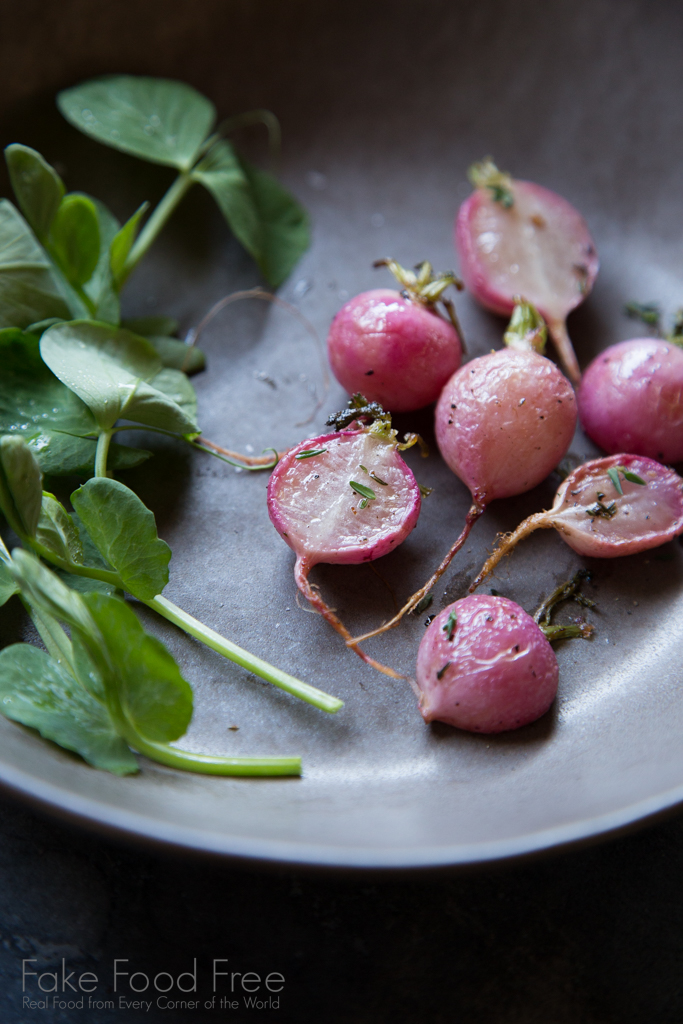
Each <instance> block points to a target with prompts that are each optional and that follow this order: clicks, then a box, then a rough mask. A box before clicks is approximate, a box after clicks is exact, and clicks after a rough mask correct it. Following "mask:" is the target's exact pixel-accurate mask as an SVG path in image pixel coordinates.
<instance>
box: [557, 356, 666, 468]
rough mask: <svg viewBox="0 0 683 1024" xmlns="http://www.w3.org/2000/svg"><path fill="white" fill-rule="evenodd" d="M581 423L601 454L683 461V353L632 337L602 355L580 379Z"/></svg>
mask: <svg viewBox="0 0 683 1024" xmlns="http://www.w3.org/2000/svg"><path fill="white" fill-rule="evenodd" d="M577 399H578V403H579V415H580V417H581V425H582V427H583V429H584V430H585V431H586V433H587V434H588V436H589V437H590V438H592V440H593V441H595V443H596V444H598V445H600V447H601V448H604V449H605V451H607V452H610V453H613V452H620V451H628V452H633V453H634V454H636V455H647V456H649V457H650V458H653V459H657V460H658V461H660V462H680V461H681V460H682V459H683V350H681V349H680V348H679V347H678V346H677V345H675V344H673V343H672V342H670V341H661V340H659V339H657V338H634V339H633V340H632V341H622V342H620V343H619V344H618V345H612V346H611V347H610V348H608V349H606V350H605V351H604V352H602V353H601V354H600V355H599V356H598V357H597V358H596V359H594V360H593V362H592V363H591V364H590V366H589V367H588V369H587V370H586V372H585V373H584V375H583V380H582V382H581V387H580V388H579V391H578V394H577Z"/></svg>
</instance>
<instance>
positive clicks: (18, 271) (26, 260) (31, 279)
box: [0, 199, 73, 328]
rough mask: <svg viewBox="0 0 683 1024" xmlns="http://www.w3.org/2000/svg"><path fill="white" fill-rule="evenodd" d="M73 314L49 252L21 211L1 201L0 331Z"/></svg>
mask: <svg viewBox="0 0 683 1024" xmlns="http://www.w3.org/2000/svg"><path fill="white" fill-rule="evenodd" d="M72 315H73V314H72V313H71V311H70V309H69V306H68V305H67V302H66V299H65V296H64V294H63V289H62V288H61V287H60V282H59V279H58V277H57V274H56V271H55V270H54V268H53V266H52V263H51V262H50V260H49V258H48V256H47V253H46V252H45V251H44V249H43V248H42V247H41V246H40V245H39V244H38V240H37V239H36V237H35V235H34V234H33V232H32V231H31V229H30V228H29V226H28V224H27V223H26V221H25V220H24V218H23V217H22V216H21V214H20V213H19V211H18V210H17V209H15V207H14V206H13V205H12V203H10V201H9V200H8V199H0V328H2V327H26V326H27V325H28V324H31V323H35V322H36V321H38V320H45V319H47V318H48V317H53V316H56V317H63V318H65V319H68V318H69V317H70V316H72Z"/></svg>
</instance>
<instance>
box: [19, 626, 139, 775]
mask: <svg viewBox="0 0 683 1024" xmlns="http://www.w3.org/2000/svg"><path fill="white" fill-rule="evenodd" d="M0 711H1V712H2V714H3V715H4V716H5V717H6V718H11V719H13V720H14V721H15V722H21V724H22V725H27V726H30V727H31V728H32V729H37V730H38V732H39V733H40V734H41V736H44V737H45V738H46V739H48V740H52V741H53V742H54V743H58V744H59V746H60V747H65V748H66V749H67V750H73V751H75V752H76V753H77V754H80V755H81V757H82V758H83V759H84V760H85V761H87V762H88V764H91V765H93V766H94V767H95V768H103V769H105V770H106V771H109V772H113V774H114V775H130V774H132V773H134V772H137V770H138V765H137V761H136V759H135V756H134V755H133V753H132V752H131V751H130V750H129V748H128V745H127V744H126V743H125V741H124V740H123V739H121V737H120V736H119V735H118V734H117V732H116V730H115V729H114V726H113V723H112V721H111V718H110V716H109V712H108V711H107V709H106V707H105V706H104V705H103V704H102V703H100V701H98V700H96V699H95V698H94V697H93V696H92V695H91V694H90V693H88V692H87V691H86V690H85V689H83V687H82V686H81V685H80V684H79V683H78V682H77V681H76V680H75V679H74V678H73V676H72V675H71V674H70V673H69V672H67V671H66V669H65V668H64V667H63V666H62V665H60V664H58V663H57V662H56V661H54V660H53V659H52V658H50V657H49V655H47V654H45V652H44V651H41V650H39V649H38V648H37V647H31V646H30V645H29V644H13V645H12V646H11V647H6V648H5V650H4V651H2V652H0Z"/></svg>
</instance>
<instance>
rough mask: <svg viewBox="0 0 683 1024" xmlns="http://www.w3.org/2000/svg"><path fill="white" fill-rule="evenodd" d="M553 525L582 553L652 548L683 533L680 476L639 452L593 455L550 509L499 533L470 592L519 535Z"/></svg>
mask: <svg viewBox="0 0 683 1024" xmlns="http://www.w3.org/2000/svg"><path fill="white" fill-rule="evenodd" d="M550 526H552V527H554V528H555V529H556V530H557V531H558V532H559V534H560V536H561V537H562V539H563V540H564V541H566V543H567V544H568V545H569V546H570V548H573V549H574V551H576V552H578V554H580V555H585V556H587V557H590V558H618V557H619V556H621V555H633V554H637V553H638V552H639V551H646V550H647V549H648V548H656V547H659V546H660V545H661V544H666V542H667V541H670V540H673V538H674V537H677V536H678V535H679V534H680V533H682V532H683V480H682V479H681V477H680V476H679V475H678V473H675V472H674V471H673V469H669V468H668V467H667V466H662V465H660V464H659V463H658V462H655V461H654V460H653V459H647V458H645V457H644V456H641V455H625V454H622V455H612V456H610V457H609V458H606V459H593V460H592V461H591V462H586V463H584V465H583V466H579V467H578V468H577V469H575V470H574V472H573V473H570V474H569V476H568V477H567V479H566V480H565V481H564V483H563V484H562V485H561V486H560V488H559V489H558V491H557V494H556V496H555V502H554V504H553V507H552V508H551V509H550V510H549V511H547V512H537V513H536V514H535V515H532V516H529V518H528V519H525V520H524V522H523V523H521V524H520V525H519V526H518V527H517V529H516V530H515V531H514V533H512V534H508V535H507V536H505V537H503V538H502V540H501V542H500V543H499V545H498V547H497V548H496V550H495V551H494V552H493V554H492V555H491V556H490V558H489V559H488V561H487V562H486V564H485V565H484V567H483V569H482V570H481V572H480V573H479V575H478V576H477V578H476V579H475V581H474V583H473V584H472V586H471V587H470V590H474V589H475V588H476V587H478V586H479V584H480V583H481V582H482V580H484V579H485V578H486V576H488V575H489V573H490V572H492V571H493V569H494V568H495V567H496V565H497V564H498V562H499V561H500V559H501V558H502V557H503V555H506V554H508V553H509V552H510V551H512V549H513V548H514V547H515V545H516V544H517V543H518V541H520V540H521V539H522V538H523V537H526V536H528V535H529V534H530V533H533V531H534V530H538V529H543V528H547V527H550Z"/></svg>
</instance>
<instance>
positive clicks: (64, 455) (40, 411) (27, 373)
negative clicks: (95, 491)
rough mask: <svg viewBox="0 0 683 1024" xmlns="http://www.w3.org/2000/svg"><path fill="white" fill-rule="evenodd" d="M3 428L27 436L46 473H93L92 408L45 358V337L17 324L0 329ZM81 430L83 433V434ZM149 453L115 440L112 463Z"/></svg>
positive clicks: (133, 462) (126, 464)
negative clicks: (42, 350) (88, 436)
mask: <svg viewBox="0 0 683 1024" xmlns="http://www.w3.org/2000/svg"><path fill="white" fill-rule="evenodd" d="M0 367H2V372H0V433H3V434H16V435H18V436H21V437H23V438H24V440H26V441H27V442H28V444H29V447H30V448H31V451H32V452H33V454H34V455H35V456H36V458H37V460H38V463H39V465H40V468H41V470H42V471H43V473H44V474H46V475H52V476H69V475H71V474H77V475H79V476H90V475H91V474H92V472H93V466H94V463H95V445H96V441H95V440H87V439H85V438H84V437H83V436H82V435H84V434H89V433H96V431H97V427H96V424H95V421H94V419H93V417H92V415H91V414H90V412H89V410H88V408H87V406H86V405H84V403H83V402H82V401H81V400H80V398H78V397H77V396H76V395H75V394H74V393H73V391H70V390H69V388H67V387H65V386H64V384H62V383H61V381H59V380H58V379H57V378H56V377H55V376H54V374H53V373H52V372H51V371H50V370H49V369H48V368H47V366H46V365H45V363H44V362H43V360H42V359H41V358H40V349H39V339H38V338H37V337H36V336H35V335H33V334H30V333H26V332H22V331H20V330H18V329H17V328H5V330H0ZM79 435H81V436H79ZM148 457H149V452H145V451H140V450H138V449H135V448H125V447H122V446H121V445H112V446H111V448H110V450H109V466H110V468H112V469H128V468H130V467H132V466H137V465H139V464H140V463H141V462H144V460H145V459H146V458H148Z"/></svg>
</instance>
